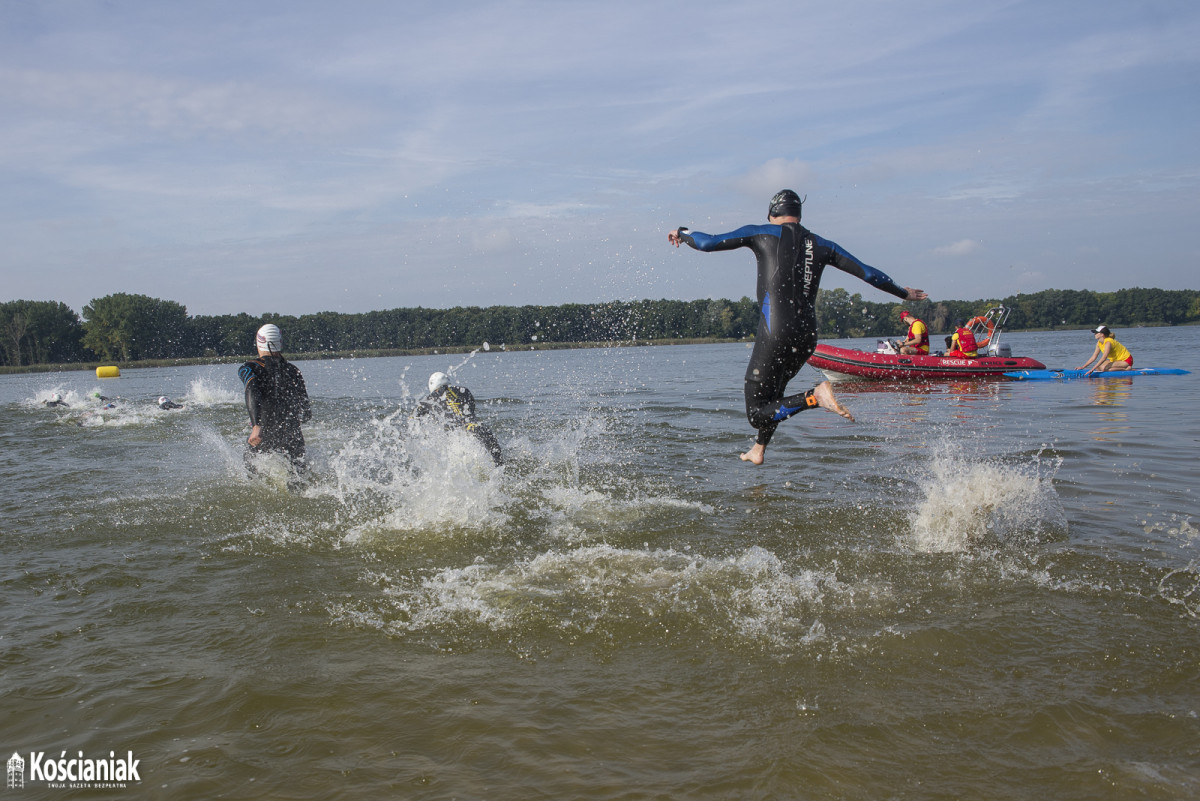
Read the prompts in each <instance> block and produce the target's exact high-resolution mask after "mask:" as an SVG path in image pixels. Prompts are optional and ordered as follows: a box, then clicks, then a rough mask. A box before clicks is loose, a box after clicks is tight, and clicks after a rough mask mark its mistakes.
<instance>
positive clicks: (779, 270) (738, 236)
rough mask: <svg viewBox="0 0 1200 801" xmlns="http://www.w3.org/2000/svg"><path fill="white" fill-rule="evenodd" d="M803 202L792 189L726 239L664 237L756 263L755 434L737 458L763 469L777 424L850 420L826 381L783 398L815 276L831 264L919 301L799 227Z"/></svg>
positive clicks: (803, 336) (751, 370)
mask: <svg viewBox="0 0 1200 801" xmlns="http://www.w3.org/2000/svg"><path fill="white" fill-rule="evenodd" d="M802 205H803V201H802V200H801V199H800V196H799V195H797V194H796V193H795V192H793V191H792V190H790V189H784V190H782V191H781V192H778V193H776V195H775V196H774V197H773V198H771V203H770V206H769V207H768V209H767V224H766V225H746V226H743V227H741V228H739V229H737V230H736V231H731V232H730V233H727V234H718V235H716V236H713V235H711V234H704V233H701V232H699V231H691V230H689V229H687V228H685V227H682V226H681V227H679V228H677V229H675V230H674V231H671V232H669V233H668V234H667V239H668V241H670V243H671V244H672V245H674V246H675V247H679V245H680V244H682V243H687V244H688V245H690V246H691V247H693V248H695V249H696V250H701V251H704V252H706V253H712V252H715V251H720V250H734V249H736V248H749V249H750V250H751V251H752V252H753V253H754V256H755V258H756V259H757V260H758V305H759V309H761V311H762V315H761V317H760V319H759V323H758V331H757V333H756V334H755V338H754V351H753V352H752V353H751V355H750V366H749V367H747V368H746V381H745V393H746V417H747V419H748V420H749V421H750V425H752V426H754V428H755V429H756V430H757V432H758V434H757V436H756V437H755V439H754V446H753V447H752V448H750V450H749V451H747V452H746V453H743V454H742V460H743V461H747V462H751V463H752V464H762V463H763V459H764V458H765V454H766V450H767V444H768V443H769V442H770V441H771V437H772V436H773V435H774V434H775V429H776V428H777V427H778V426H779V424H780V423H781V422H783V421H784V420H786V419H787V418H789V417H791V416H792V415H794V414H797V413H799V412H802V411H804V410H806V409H811V408H813V407H815V406H820V407H821V408H823V409H828V410H830V411H833V412H837V413H838V414H840V415H841V416H842V417H845V418H846V419H847V420H851V421H853V420H854V417H853V416H852V415H851V414H850V412H848V411H846V409H845V408H843V407H842V405H841V404H840V403H838V401H837V398H835V397H834V394H833V388H832V387H831V386H830V385H829V382H828V381H825V382H822V383H820V384H818V385H817V386H816V387H814V388H813V389H810V390H809V391H807V392H804V393H800V394H798V395H790V396H787V395H785V394H784V393H785V391H786V389H787V383H788V382H789V381H791V380H792V378H794V377H795V376H796V373H798V372H800V368H801V367H803V366H804V363H805V362H807V361H808V359H809V357H810V356H812V354H813V351H814V350H815V349H816V347H817V318H816V310H815V307H814V301H815V300H816V297H817V289H818V288H819V285H820V283H821V273H822V272H823V271H824V269H825V268H826V267H827V266H829V265H833V266H834V267H837V268H838V269H839V270H841V271H843V272H847V273H850V274H851V275H853V276H855V277H857V278H861V279H862V280H864V281H866V282H867V283H868V284H871V285H872V286H874V287H876V288H878V289H882V290H883V291H884V292H890V293H891V294H893V295H895V296H896V297H898V298H902V299H904V300H924V299H925V298H926V297H928V296H927V295H926V294H925V292H923V291H921V290H920V289H911V288H909V287H902V286H899V285H897V284H896V283H895V282H894V281H893V280H892V279H891V278H889V277H888V276H887V275H886V274H885V273H883V272H881V271H880V270H877V269H875V268H874V267H870V266H868V265H866V264H864V263H862V262H861V261H859V260H858V259H856V258H855V257H854V256H852V255H850V254H849V253H847V252H846V251H845V250H844V249H843V248H842V247H841V246H840V245H838V244H837V243H836V242H831V241H830V240H828V239H824V238H822V237H820V236H817V235H816V234H814V233H813V232H812V231H810V230H808V229H807V228H805V227H804V226H802V225H800V213H801V206H802Z"/></svg>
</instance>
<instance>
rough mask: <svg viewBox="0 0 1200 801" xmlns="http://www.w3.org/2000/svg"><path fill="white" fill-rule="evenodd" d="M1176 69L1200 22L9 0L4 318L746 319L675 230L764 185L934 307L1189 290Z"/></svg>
mask: <svg viewBox="0 0 1200 801" xmlns="http://www.w3.org/2000/svg"><path fill="white" fill-rule="evenodd" d="M1197 42H1200V3H1196V2H1194V0H1138V2H1130V0H1119V1H1114V0H1078V1H1075V0H1033V1H1031V2H1026V0H1013V1H1012V2H1004V1H1003V0H997V1H993V0H972V1H971V2H968V1H967V0H906V2H903V3H898V2H895V1H894V0H839V1H838V2H823V3H817V2H811V0H795V1H794V2H790V3H766V2H757V0H739V2H737V3H730V2H728V0H722V2H709V1H708V0H689V1H688V2H654V0H637V2H627V0H600V1H599V2H590V0H571V1H569V2H568V1H567V0H551V1H549V2H539V1H538V0H508V1H505V2H472V1H471V0H464V1H463V2H457V3H439V2H424V1H423V0H406V1H405V2H393V1H391V0H386V1H380V2H368V1H365V0H344V2H338V3H331V2H327V1H324V0H323V1H321V2H313V1H310V0H256V1H255V2H245V0H236V1H235V2H225V1H224V0H206V2H203V3H166V2H161V0H109V1H108V2H89V1H88V0H60V1H59V2H52V1H50V0H44V1H41V2H39V0H0V301H3V300H13V299H28V300H54V301H62V302H64V303H66V304H67V305H68V306H70V307H71V308H73V309H74V310H75V311H77V312H79V313H80V314H81V315H84V311H83V309H84V306H85V305H86V304H88V303H89V302H90V301H91V300H93V299H95V298H99V297H104V296H106V295H109V294H113V293H116V292H127V293H133V294H142V295H149V296H151V297H154V298H160V299H164V300H172V301H176V302H178V303H181V304H183V305H184V306H186V307H187V309H188V312H189V313H190V314H192V315H212V314H236V313H241V312H246V313H249V314H252V315H255V316H258V315H261V314H266V313H279V314H292V315H301V314H310V313H315V312H321V311H336V312H349V313H355V312H365V311H372V310H378V309H392V308H398V307H415V306H423V307H427V308H449V307H453V306H491V305H525V304H544V305H559V304H564V303H595V302H602V301H609V300H635V299H643V298H651V299H658V298H671V299H682V300H692V299H698V298H731V299H737V298H741V297H743V296H747V295H749V296H753V295H754V291H755V275H754V259H753V256H752V255H751V254H750V253H749V251H745V250H741V251H733V252H729V253H717V254H704V253H699V252H696V251H693V250H691V249H690V248H687V247H686V246H685V247H683V248H681V249H678V250H676V249H675V248H673V247H671V246H670V245H669V244H668V242H667V231H668V230H672V229H674V228H675V227H676V226H679V225H686V226H688V227H690V228H692V229H694V230H698V231H705V232H707V233H722V232H725V231H731V230H733V229H736V228H738V227H740V226H742V225H746V224H750V223H763V222H765V221H766V209H767V201H768V200H769V198H770V197H771V195H773V194H774V193H775V192H776V191H777V190H779V189H782V188H792V189H795V190H796V191H797V192H799V193H800V194H801V195H802V196H807V202H806V204H805V206H804V215H803V222H804V224H805V225H807V226H808V227H810V228H811V229H812V230H813V231H815V232H816V233H818V234H820V235H821V236H823V237H825V238H827V239H831V240H833V241H835V242H837V243H838V244H839V245H841V246H842V247H843V248H845V249H846V250H848V251H849V252H850V253H852V254H854V255H855V256H857V257H858V258H859V259H861V260H862V261H864V262H866V263H867V264H870V265H872V266H873V267H877V268H878V269H881V270H883V271H884V272H886V273H887V274H888V275H890V276H891V277H892V278H893V279H895V280H896V282H897V283H898V284H900V285H902V286H910V287H917V288H921V289H924V290H926V291H927V292H929V293H930V296H931V297H932V298H934V299H935V300H936V299H955V300H971V299H981V298H991V297H997V298H999V297H1005V296H1008V295H1013V294H1017V293H1023V292H1037V291H1041V290H1044V289H1089V290H1094V291H1098V292H1110V291H1115V290H1117V289H1122V288H1126V287H1135V286H1136V287H1159V288H1163V289H1196V288H1200V278H1198V277H1197V276H1198V274H1200V271H1198V270H1197V264H1198V262H1200V243H1198V240H1197V238H1196V237H1195V236H1194V235H1193V234H1194V231H1193V229H1194V228H1195V227H1196V226H1197V221H1198V220H1200V191H1198V190H1200V136H1198V133H1200V45H1197ZM825 276H826V277H825V280H824V282H823V284H822V286H823V287H824V288H827V289H828V288H833V287H844V288H845V289H847V290H849V291H851V292H858V293H861V294H862V295H863V297H864V298H865V299H868V300H872V301H876V302H887V301H891V300H894V298H893V297H892V296H890V295H887V294H885V293H882V292H880V291H878V290H876V289H874V288H872V287H870V286H869V285H867V284H864V283H862V282H860V281H859V280H857V279H855V278H853V277H852V276H849V275H846V274H843V273H840V272H839V271H837V270H834V269H830V270H827V271H826V274H825Z"/></svg>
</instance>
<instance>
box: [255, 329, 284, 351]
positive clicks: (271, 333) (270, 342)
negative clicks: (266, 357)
mask: <svg viewBox="0 0 1200 801" xmlns="http://www.w3.org/2000/svg"><path fill="white" fill-rule="evenodd" d="M254 344H255V345H257V346H258V352H259V353H267V354H269V353H283V334H281V333H280V332H279V326H277V325H275V324H273V323H267V324H266V325H264V326H263V327H262V328H260V329H258V333H257V334H255V335H254Z"/></svg>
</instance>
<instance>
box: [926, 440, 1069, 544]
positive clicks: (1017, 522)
mask: <svg viewBox="0 0 1200 801" xmlns="http://www.w3.org/2000/svg"><path fill="white" fill-rule="evenodd" d="M1041 457H1042V454H1041V452H1039V453H1037V454H1036V455H1035V456H1034V457H1033V459H1032V460H1031V461H1030V462H1029V463H1026V464H1016V463H1013V462H1012V461H1011V460H1006V459H1004V458H998V457H979V456H976V455H973V454H970V453H968V452H967V451H966V450H965V446H964V444H963V443H961V442H958V441H955V442H950V441H943V442H940V443H937V444H936V445H935V446H934V448H933V451H932V458H931V460H930V464H929V477H928V479H927V481H926V482H925V484H924V494H925V497H924V499H923V500H922V501H921V502H920V503H919V504H918V506H917V509H916V512H915V513H914V514H913V515H912V517H911V519H910V527H909V535H908V539H909V541H910V545H911V547H912V548H914V549H915V550H917V551H921V552H927V553H937V552H959V551H965V550H968V549H970V548H971V547H972V546H978V545H981V544H983V543H992V544H996V543H1004V542H1009V543H1011V542H1015V541H1034V542H1036V541H1041V540H1044V539H1046V538H1048V537H1052V536H1056V535H1058V534H1060V533H1064V532H1065V531H1066V529H1067V520H1066V513H1065V511H1064V509H1063V505H1062V502H1061V500H1060V499H1059V497H1058V494H1057V493H1056V492H1055V490H1054V482H1053V479H1054V474H1055V473H1056V472H1057V469H1058V466H1059V464H1060V462H1059V461H1058V460H1054V461H1052V462H1050V463H1043V461H1042V458H1041Z"/></svg>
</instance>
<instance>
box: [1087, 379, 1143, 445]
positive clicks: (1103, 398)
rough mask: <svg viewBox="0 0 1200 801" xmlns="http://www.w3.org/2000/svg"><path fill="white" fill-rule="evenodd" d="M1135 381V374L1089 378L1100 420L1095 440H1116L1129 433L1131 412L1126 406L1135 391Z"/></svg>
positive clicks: (1093, 403) (1096, 414)
mask: <svg viewBox="0 0 1200 801" xmlns="http://www.w3.org/2000/svg"><path fill="white" fill-rule="evenodd" d="M1133 382H1134V378H1133V376H1123V377H1121V378H1093V379H1089V384H1090V389H1091V396H1092V405H1093V406H1095V407H1096V410H1095V416H1096V420H1097V421H1098V422H1097V427H1096V428H1095V429H1094V430H1093V432H1092V438H1093V439H1094V440H1096V441H1100V442H1103V441H1108V440H1114V439H1119V438H1121V437H1122V436H1124V435H1125V434H1127V433H1129V430H1130V429H1129V413H1128V411H1127V410H1126V408H1125V406H1126V403H1127V402H1128V401H1129V398H1130V395H1131V394H1132V393H1133Z"/></svg>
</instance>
